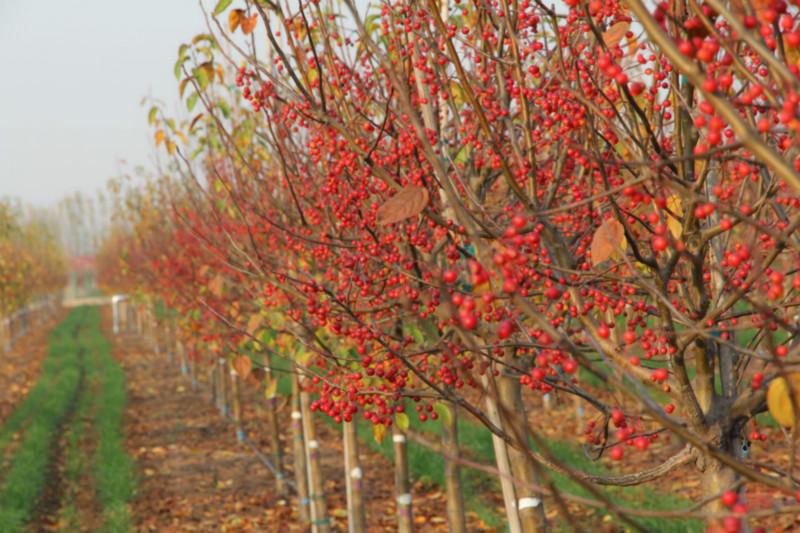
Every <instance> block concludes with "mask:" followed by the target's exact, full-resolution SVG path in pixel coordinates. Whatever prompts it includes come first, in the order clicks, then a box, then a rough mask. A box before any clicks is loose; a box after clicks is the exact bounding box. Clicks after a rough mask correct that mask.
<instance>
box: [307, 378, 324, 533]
mask: <svg viewBox="0 0 800 533" xmlns="http://www.w3.org/2000/svg"><path fill="white" fill-rule="evenodd" d="M300 408H301V410H302V413H303V434H304V435H305V437H306V440H305V444H306V462H307V464H308V486H309V488H310V491H309V492H310V494H309V497H310V499H311V530H312V531H314V532H315V533H328V532H329V531H330V530H331V525H330V519H329V518H328V506H327V503H326V501H325V484H324V480H323V479H322V468H321V467H320V464H319V441H318V440H317V432H316V428H315V427H314V417H313V413H312V412H311V397H310V395H309V394H308V393H307V392H306V391H304V390H303V389H302V388H301V389H300Z"/></svg>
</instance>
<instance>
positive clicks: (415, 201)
mask: <svg viewBox="0 0 800 533" xmlns="http://www.w3.org/2000/svg"><path fill="white" fill-rule="evenodd" d="M428 200H429V195H428V190H427V189H425V188H424V187H419V186H417V185H406V186H405V187H403V189H402V190H401V191H400V192H399V193H397V194H395V195H394V196H392V197H391V198H389V200H387V201H386V203H384V204H383V205H382V206H380V207H379V208H378V214H377V223H378V225H379V226H386V225H388V224H394V223H396V222H401V221H403V220H406V219H408V218H411V217H414V216H417V215H418V214H420V213H421V212H422V210H423V209H425V206H426V205H428Z"/></svg>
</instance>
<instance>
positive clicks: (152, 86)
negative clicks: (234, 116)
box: [0, 0, 213, 207]
mask: <svg viewBox="0 0 800 533" xmlns="http://www.w3.org/2000/svg"><path fill="white" fill-rule="evenodd" d="M208 4H209V3H208V2H205V5H206V7H208ZM211 7H212V8H213V5H212V6H211ZM205 29H206V26H205V21H204V19H203V14H202V11H201V10H200V7H199V5H198V3H197V1H195V0H169V1H167V2H165V1H163V0H162V1H157V0H143V1H140V2H135V3H128V2H111V3H110V2H102V1H100V0H86V1H77V0H68V1H64V2H52V1H51V2H25V1H22V0H0V64H1V65H3V71H4V76H3V77H4V79H5V83H4V84H2V85H0V198H4V197H10V198H12V199H19V200H21V201H22V202H23V203H24V204H28V205H33V206H37V207H55V206H56V204H57V203H58V202H59V201H60V200H61V199H62V198H64V197H66V196H68V195H72V194H74V193H75V192H78V191H79V192H81V193H82V194H86V195H89V196H94V194H95V193H96V191H99V190H105V186H106V183H107V181H108V180H109V179H110V178H112V177H116V176H119V175H120V174H121V173H122V172H128V171H131V170H132V169H134V168H135V167H136V166H138V165H143V166H145V167H147V166H151V164H152V156H153V153H154V152H153V149H152V131H151V130H150V128H149V126H148V124H147V109H146V108H143V107H142V106H141V100H142V98H144V97H154V98H157V99H159V100H161V101H163V102H165V103H166V104H167V109H176V107H177V105H178V93H177V85H178V82H177V81H176V80H175V78H174V75H173V73H172V67H173V64H174V63H175V59H176V58H177V50H178V46H179V45H180V44H181V43H182V42H185V41H189V40H190V39H191V38H192V37H193V36H194V35H196V34H197V33H201V32H204V31H205ZM122 161H125V164H122Z"/></svg>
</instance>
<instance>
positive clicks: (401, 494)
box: [392, 424, 414, 533]
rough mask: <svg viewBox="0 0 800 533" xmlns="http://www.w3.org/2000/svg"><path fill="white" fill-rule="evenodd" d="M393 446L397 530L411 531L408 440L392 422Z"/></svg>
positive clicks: (412, 525)
mask: <svg viewBox="0 0 800 533" xmlns="http://www.w3.org/2000/svg"><path fill="white" fill-rule="evenodd" d="M392 443H393V447H394V496H395V501H396V502H397V531H398V533H411V532H412V531H413V530H414V521H413V518H412V508H411V479H410V478H409V476H408V442H407V440H406V436H405V435H404V434H403V432H402V431H401V430H400V428H398V427H397V424H392Z"/></svg>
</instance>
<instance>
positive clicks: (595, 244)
mask: <svg viewBox="0 0 800 533" xmlns="http://www.w3.org/2000/svg"><path fill="white" fill-rule="evenodd" d="M625 244H626V243H625V228H623V227H622V224H621V223H620V222H619V220H616V219H613V218H612V219H609V220H604V221H603V223H602V224H600V227H598V228H597V231H595V232H594V237H592V248H591V253H592V265H597V264H599V263H602V262H603V261H605V260H606V259H608V258H609V257H611V256H612V255H613V254H614V252H616V251H617V250H620V249H624V248H625Z"/></svg>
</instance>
